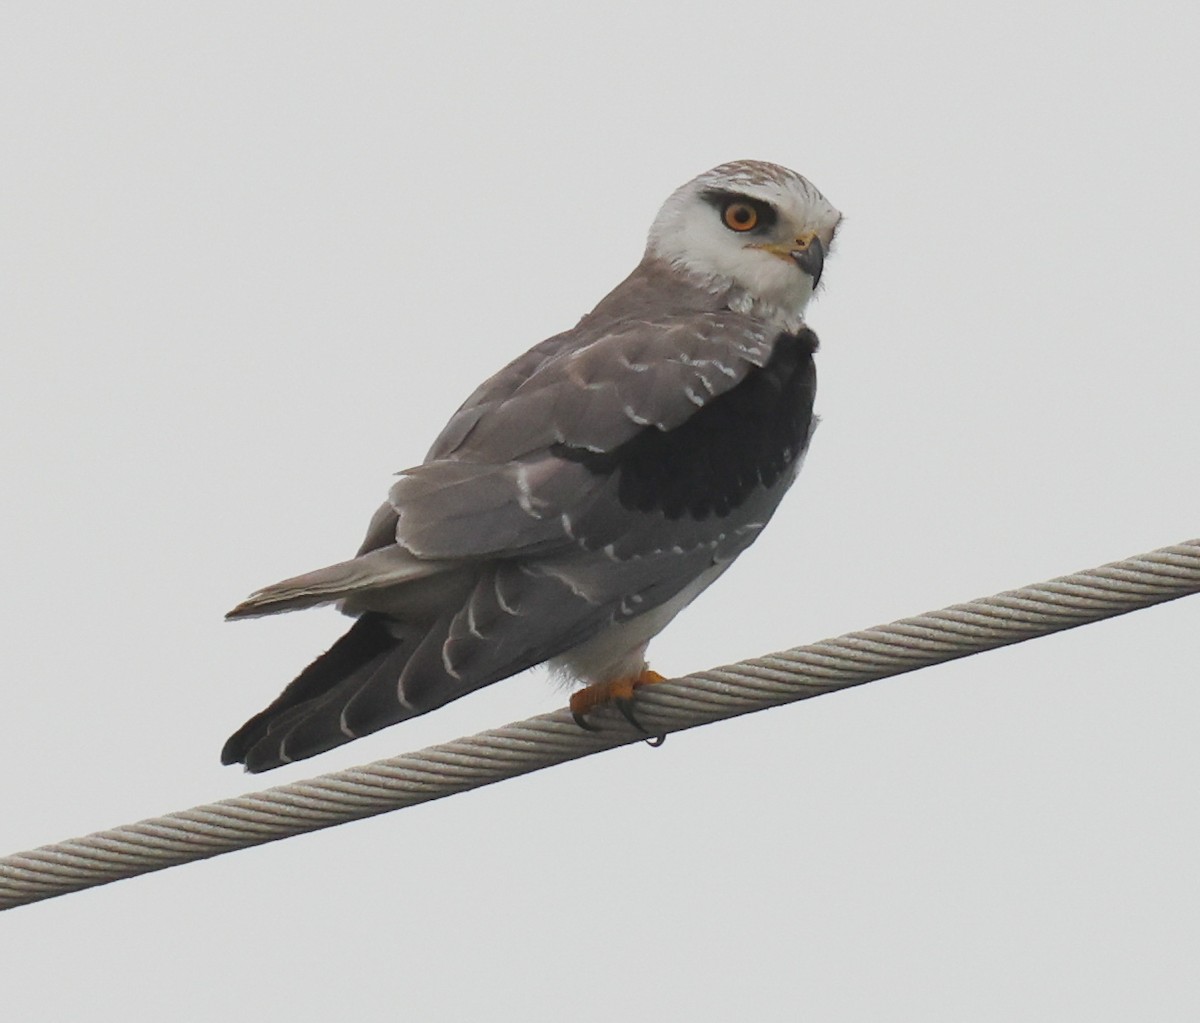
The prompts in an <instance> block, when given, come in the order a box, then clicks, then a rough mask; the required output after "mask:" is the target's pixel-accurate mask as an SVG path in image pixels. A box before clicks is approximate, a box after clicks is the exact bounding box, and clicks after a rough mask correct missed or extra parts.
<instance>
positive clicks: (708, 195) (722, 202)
mask: <svg viewBox="0 0 1200 1023" xmlns="http://www.w3.org/2000/svg"><path fill="white" fill-rule="evenodd" d="M700 197H701V198H702V199H703V200H704V201H705V202H706V203H708V204H709V205H710V206H712V207H713V208H715V209H718V210H724V209H725V208H726V207H727V206H728V205H729V204H730V203H734V202H744V203H745V204H746V205H747V206H749V207H751V208H752V209H753V210H754V212H755V213H757V214H758V224H757V226H756V227H755V228H754V230H756V231H761V230H764V229H766V228H769V227H774V225H775V223H776V222H777V221H778V220H779V211H778V210H776V209H775V207H774V206H772V205H771V204H770V203H769V202H764V201H763V200H762V199H756V198H754V196H752V195H745V194H744V193H742V192H733V191H730V190H728V189H724V188H708V189H705V190H704V191H703V192H701V193H700Z"/></svg>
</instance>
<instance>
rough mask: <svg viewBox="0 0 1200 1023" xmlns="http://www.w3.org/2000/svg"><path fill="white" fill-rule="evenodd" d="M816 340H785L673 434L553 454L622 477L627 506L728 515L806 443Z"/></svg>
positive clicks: (806, 336) (652, 430)
mask: <svg viewBox="0 0 1200 1023" xmlns="http://www.w3.org/2000/svg"><path fill="white" fill-rule="evenodd" d="M816 350H817V336H816V334H814V333H813V332H812V331H811V330H809V329H808V328H807V327H805V328H803V329H802V330H800V331H799V332H798V333H796V334H781V335H780V336H779V337H778V338H777V339H776V341H775V347H774V350H773V351H772V354H771V358H770V360H769V361H768V362H767V364H766V365H765V366H763V367H762V368H761V369H754V370H752V371H751V372H750V373H749V374H747V376H746V377H745V378H744V379H743V380H742V381H741V382H740V383H738V384H737V386H735V387H733V388H731V389H730V390H728V391H726V392H725V393H724V394H720V395H718V396H717V397H715V398H713V399H712V401H710V402H708V404H706V405H704V406H703V407H701V408H698V409H697V410H696V413H695V415H693V416H692V417H691V418H690V419H688V420H687V421H686V422H685V423H683V424H682V425H681V426H678V427H676V428H675V429H673V430H667V431H663V430H659V429H658V428H657V427H653V426H648V427H646V428H645V429H643V430H642V431H641V432H640V433H639V434H638V435H637V436H635V437H634V438H632V439H631V440H628V441H626V442H625V443H624V444H622V445H621V446H620V447H618V448H615V449H614V450H612V451H605V452H594V451H585V450H582V449H580V448H572V447H567V446H566V445H558V446H557V447H556V448H555V449H554V451H555V454H557V455H559V456H560V457H563V458H569V459H571V460H572V461H575V462H580V463H582V464H583V465H584V466H585V467H586V468H587V469H588V470H589V471H591V472H593V473H595V474H597V475H608V474H609V473H613V472H616V473H619V474H620V484H619V489H618V495H619V497H620V501H621V504H622V505H624V506H625V507H626V508H629V509H634V510H637V511H643V512H649V511H655V510H658V511H661V512H662V513H663V514H664V515H666V517H667V518H668V519H678V518H681V517H682V516H684V515H689V516H691V517H692V518H694V519H705V518H707V517H708V516H710V515H716V516H718V517H723V516H725V515H728V514H729V513H730V512H731V511H732V510H733V509H735V508H737V507H739V506H740V505H741V504H742V503H743V502H744V501H745V500H746V498H747V497H749V496H750V494H751V493H752V492H753V491H754V489H755V488H756V487H759V486H765V487H769V486H771V485H772V484H774V483H775V481H776V480H778V479H779V477H780V476H782V475H783V474H784V473H785V472H786V471H787V470H788V469H790V468H791V467H792V465H794V464H795V461H796V459H797V458H799V457H800V455H801V454H802V453H803V452H804V449H805V447H806V446H807V445H808V437H809V432H810V430H811V424H812V411H813V400H814V398H815V397H816V390H817V374H816V366H815V364H814V362H813V353H814V352H815V351H816Z"/></svg>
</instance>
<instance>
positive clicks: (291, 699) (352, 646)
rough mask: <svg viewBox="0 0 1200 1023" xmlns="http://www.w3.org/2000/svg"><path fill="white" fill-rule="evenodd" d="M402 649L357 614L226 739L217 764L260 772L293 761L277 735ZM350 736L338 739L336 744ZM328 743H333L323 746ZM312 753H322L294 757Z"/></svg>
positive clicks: (377, 619) (385, 630)
mask: <svg viewBox="0 0 1200 1023" xmlns="http://www.w3.org/2000/svg"><path fill="white" fill-rule="evenodd" d="M404 645H405V643H404V639H402V638H397V637H396V635H395V634H394V633H393V632H392V630H391V629H390V628H389V627H388V622H387V619H386V618H385V617H384V616H383V615H379V614H364V615H362V616H361V617H360V618H359V619H358V620H357V621H356V622H355V623H354V625H353V626H352V627H351V628H350V631H349V632H347V633H346V634H345V635H344V636H342V637H341V638H340V639H339V640H338V641H337V642H336V643H334V644H333V646H331V647H330V648H329V649H328V650H327V651H326V652H325V653H323V654H322V655H321V656H320V657H318V658H317V659H316V660H315V661H313V662H312V664H310V665H309V666H308V667H307V668H305V669H304V670H303V671H302V672H301V673H300V674H299V675H298V676H297V677H296V678H295V680H294V681H293V682H292V683H291V684H290V685H288V687H287V688H286V689H285V690H284V691H283V692H282V693H280V694H279V696H278V697H277V698H276V699H275V701H274V702H273V703H272V704H271V705H270V706H269V707H267V708H266V709H265V710H262V711H260V712H259V713H257V714H255V715H254V717H252V718H251V719H250V720H249V721H247V722H246V723H245V724H244V725H242V727H241V728H239V729H238V730H237V731H236V732H234V733H233V735H231V736H230V737H229V740H228V741H227V742H226V743H225V746H224V748H223V749H222V750H221V763H222V764H237V763H244V764H245V765H246V770H248V771H265V770H267V769H268V768H271V767H278V766H279V765H280V764H283V763H286V762H287V760H288V759H295V757H292V756H289V757H286V758H285V757H284V756H282V755H281V754H282V750H281V748H280V746H281V738H277V736H280V735H281V733H282V734H286V729H287V728H288V726H289V725H293V724H295V723H296V722H298V721H301V720H302V719H304V718H305V717H307V716H308V715H309V714H310V713H312V712H313V711H314V710H316V709H317V708H318V707H319V706H320V705H322V704H325V703H328V702H330V701H331V700H333V699H335V698H336V697H337V696H338V694H339V691H340V690H341V689H342V687H343V685H344V684H345V683H346V682H347V681H349V680H351V679H353V678H355V677H356V676H360V675H361V673H363V672H364V671H366V672H367V673H368V675H370V674H374V672H375V671H376V670H377V669H378V668H379V667H380V666H381V665H382V664H383V663H384V662H385V661H388V660H392V659H393V658H394V656H395V655H396V654H397V653H400V652H401V651H402V648H403V646H404ZM397 675H399V670H397ZM356 688H357V687H356ZM349 738H350V737H349V736H343V737H342V739H341V741H342V742H346V741H349ZM333 745H338V743H333V744H332V745H331V746H327V747H326V748H332V746H333ZM317 752H322V751H320V750H313V751H311V752H310V753H303V754H299V755H300V756H311V755H313V754H314V753H317ZM268 761H269V762H268Z"/></svg>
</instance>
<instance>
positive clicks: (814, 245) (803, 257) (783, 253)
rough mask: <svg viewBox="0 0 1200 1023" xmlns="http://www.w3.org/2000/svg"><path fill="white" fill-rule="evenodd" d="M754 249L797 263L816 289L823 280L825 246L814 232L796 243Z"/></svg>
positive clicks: (801, 237)
mask: <svg viewBox="0 0 1200 1023" xmlns="http://www.w3.org/2000/svg"><path fill="white" fill-rule="evenodd" d="M753 248H756V249H764V250H766V251H767V252H769V253H771V255H772V256H778V257H779V258H780V259H786V260H788V261H789V262H792V263H795V264H796V265H797V266H798V267H799V268H800V269H801V270H803V271H804V272H805V273H806V274H808V276H809V277H811V278H812V286H813V288H816V286H817V282H818V281H819V280H820V279H821V270H822V269H823V268H824V266H825V245H824V244H823V243H822V241H821V239H820V238H818V237H817V236H816V234H814V233H813V232H811V231H810V232H809V233H808V234H802V235H799V236H798V237H797V238H796V239H795V241H791V242H786V243H783V244H774V245H755V246H753Z"/></svg>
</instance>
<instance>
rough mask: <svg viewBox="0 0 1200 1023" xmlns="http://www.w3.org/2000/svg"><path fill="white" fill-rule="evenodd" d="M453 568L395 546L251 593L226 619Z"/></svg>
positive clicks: (310, 604) (316, 601)
mask: <svg viewBox="0 0 1200 1023" xmlns="http://www.w3.org/2000/svg"><path fill="white" fill-rule="evenodd" d="M450 565H451V563H450V562H447V561H437V560H432V559H429V560H422V559H420V558H417V557H415V556H413V555H412V554H410V553H409V552H408V551H406V550H405V549H404V548H403V547H400V546H398V545H397V544H392V545H390V546H388V547H381V548H379V549H378V550H374V551H369V552H368V553H366V554H363V555H360V556H359V557H357V558H352V559H351V560H349V561H340V562H338V563H337V564H336V565H329V566H327V567H326V568H318V569H317V570H316V571H315V572H306V573H305V574H304V575H298V576H294V577H293V578H291V579H284V580H283V582H278V583H275V584H274V585H272V586H267V587H264V588H263V589H261V590H259V591H258V592H257V593H252V594H251V595H250V596H249V597H247V598H246V599H245V600H244V601H242V602H241V603H240V604H238V606H237V607H235V608H234V609H233V610H232V611H230V612H229V613H228V614H227V615H226V616H225V617H226V618H227V619H234V618H254V617H257V616H258V615H270V614H277V613H279V612H280V611H296V610H299V609H300V608H305V607H314V606H315V605H317V604H328V603H330V602H332V601H335V600H342V599H344V598H345V597H348V596H350V595H352V594H356V593H361V592H362V591H364V590H377V589H382V588H385V587H389V586H399V585H401V584H402V583H409V582H413V581H415V580H417V579H426V578H428V577H429V576H433V575H438V574H439V573H442V572H444V571H446V569H447V568H448V567H450Z"/></svg>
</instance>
